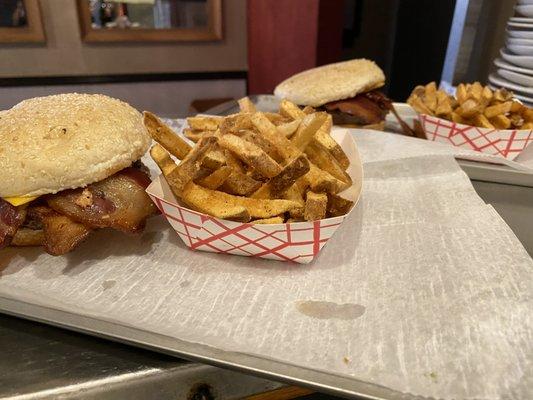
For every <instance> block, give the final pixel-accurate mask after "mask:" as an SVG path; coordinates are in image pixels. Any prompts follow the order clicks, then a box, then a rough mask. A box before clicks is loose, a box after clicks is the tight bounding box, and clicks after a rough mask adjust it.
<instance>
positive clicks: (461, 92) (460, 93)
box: [455, 83, 468, 104]
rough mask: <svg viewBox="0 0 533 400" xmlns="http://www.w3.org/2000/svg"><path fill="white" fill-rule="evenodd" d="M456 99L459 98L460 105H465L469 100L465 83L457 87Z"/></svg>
mask: <svg viewBox="0 0 533 400" xmlns="http://www.w3.org/2000/svg"><path fill="white" fill-rule="evenodd" d="M455 97H456V98H457V101H458V102H459V104H463V103H464V102H465V101H466V100H468V93H467V92H466V86H465V85H464V84H463V83H460V84H459V85H457V89H456V90H455Z"/></svg>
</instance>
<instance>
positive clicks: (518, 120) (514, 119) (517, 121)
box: [509, 114, 524, 128]
mask: <svg viewBox="0 0 533 400" xmlns="http://www.w3.org/2000/svg"><path fill="white" fill-rule="evenodd" d="M509 119H510V120H511V124H512V125H513V127H515V128H522V125H524V118H522V116H521V115H520V114H510V115H509Z"/></svg>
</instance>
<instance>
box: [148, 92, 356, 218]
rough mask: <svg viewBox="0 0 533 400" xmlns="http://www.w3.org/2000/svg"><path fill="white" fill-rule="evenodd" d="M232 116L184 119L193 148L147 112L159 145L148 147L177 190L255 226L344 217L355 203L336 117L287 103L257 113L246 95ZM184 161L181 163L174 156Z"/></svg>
mask: <svg viewBox="0 0 533 400" xmlns="http://www.w3.org/2000/svg"><path fill="white" fill-rule="evenodd" d="M239 106H240V112H239V113H237V114H233V115H229V116H227V117H211V116H197V117H190V118H188V119H187V121H188V124H189V128H187V129H185V130H184V135H185V136H186V137H187V138H189V139H190V140H191V141H193V142H195V145H194V146H193V147H191V146H190V145H189V144H188V143H187V142H186V141H185V140H183V139H181V138H180V137H179V136H178V135H176V134H175V133H174V132H173V131H172V130H171V129H170V128H169V127H168V126H166V125H165V124H164V123H163V122H162V121H161V120H160V119H159V118H157V117H156V116H155V115H154V114H152V113H149V112H146V111H145V112H144V114H143V116H144V124H145V126H146V127H147V129H148V131H149V132H150V135H151V136H152V138H153V139H154V140H155V141H156V142H157V144H156V145H154V146H153V147H152V149H151V150H150V154H151V156H152V158H153V159H154V161H155V162H156V163H157V165H158V166H159V168H160V169H161V171H162V173H163V175H164V176H165V178H166V180H167V182H168V183H169V186H170V187H171V189H172V191H173V193H174V195H175V196H176V197H177V198H178V199H179V200H180V201H182V202H183V203H184V204H185V205H186V206H188V207H189V208H191V209H193V210H196V211H199V212H202V213H205V214H208V215H211V216H213V217H217V218H222V219H228V220H233V221H240V222H252V223H256V224H279V223H286V222H300V221H314V220H319V219H323V218H328V217H336V216H341V215H344V214H346V213H348V211H350V209H351V207H352V206H353V202H352V201H350V200H348V199H345V198H343V197H341V196H339V193H340V192H342V191H343V190H345V189H347V188H348V187H350V186H351V185H352V180H351V178H350V176H349V175H348V173H347V172H346V170H347V169H348V167H349V165H350V161H349V160H348V157H347V156H346V154H345V153H344V151H343V150H342V148H341V147H340V146H339V144H338V143H337V142H336V141H335V140H334V139H333V138H332V137H331V136H330V131H331V127H332V120H331V116H330V115H329V114H327V113H323V112H316V111H315V110H314V109H313V108H311V107H306V108H304V109H303V110H302V109H300V108H299V107H298V106H297V105H295V104H293V103H291V102H289V101H287V100H283V101H282V102H281V104H280V108H279V112H278V113H264V112H258V111H257V110H256V109H255V106H254V105H253V104H252V103H251V101H250V100H249V99H248V98H247V97H245V98H243V99H241V100H239ZM171 155H172V156H174V157H175V158H177V159H178V160H181V161H180V162H179V164H176V163H175V162H174V160H173V158H172V157H171Z"/></svg>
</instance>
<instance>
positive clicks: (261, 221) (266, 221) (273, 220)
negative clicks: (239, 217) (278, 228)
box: [250, 215, 283, 224]
mask: <svg viewBox="0 0 533 400" xmlns="http://www.w3.org/2000/svg"><path fill="white" fill-rule="evenodd" d="M250 222H251V223H252V224H282V223H283V217H280V216H279V215H278V216H276V217H270V218H263V219H254V220H253V221H250Z"/></svg>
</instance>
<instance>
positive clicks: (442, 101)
mask: <svg viewBox="0 0 533 400" xmlns="http://www.w3.org/2000/svg"><path fill="white" fill-rule="evenodd" d="M451 114H452V103H451V101H450V97H449V96H448V95H447V94H446V93H445V92H444V91H441V90H439V91H438V92H437V108H436V109H435V115H436V116H437V117H445V118H446V117H447V116H450V115H451Z"/></svg>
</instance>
